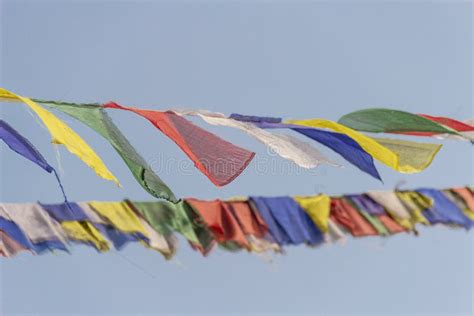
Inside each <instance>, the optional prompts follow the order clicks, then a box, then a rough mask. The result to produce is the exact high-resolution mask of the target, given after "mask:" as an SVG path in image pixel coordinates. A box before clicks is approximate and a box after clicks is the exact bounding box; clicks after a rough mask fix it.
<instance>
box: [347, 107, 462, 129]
mask: <svg viewBox="0 0 474 316" xmlns="http://www.w3.org/2000/svg"><path fill="white" fill-rule="evenodd" d="M338 123H339V124H342V125H344V126H347V127H350V128H352V129H354V130H357V131H364V132H372V133H390V132H431V133H437V134H443V133H448V134H452V133H454V131H453V130H452V129H450V128H447V127H446V126H443V125H445V124H443V125H441V124H438V123H437V122H435V121H433V120H430V119H428V118H425V117H423V116H419V115H416V114H412V113H409V112H404V111H399V110H392V109H377V108H374V109H366V110H360V111H355V112H352V113H349V114H346V115H344V116H342V117H341V118H340V119H339V121H338Z"/></svg>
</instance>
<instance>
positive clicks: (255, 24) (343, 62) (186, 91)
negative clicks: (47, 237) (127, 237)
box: [0, 0, 474, 315]
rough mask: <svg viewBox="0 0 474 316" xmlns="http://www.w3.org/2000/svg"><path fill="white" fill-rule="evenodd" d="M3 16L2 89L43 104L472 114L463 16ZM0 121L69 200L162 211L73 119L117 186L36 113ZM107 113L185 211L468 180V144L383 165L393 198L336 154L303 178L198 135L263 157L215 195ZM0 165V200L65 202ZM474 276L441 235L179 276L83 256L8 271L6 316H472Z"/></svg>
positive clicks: (220, 12) (42, 6)
mask: <svg viewBox="0 0 474 316" xmlns="http://www.w3.org/2000/svg"><path fill="white" fill-rule="evenodd" d="M0 10H1V12H0V17H1V18H0V21H1V36H0V38H1V54H0V57H1V66H0V69H1V71H0V75H1V78H0V81H1V86H2V87H5V88H8V89H11V90H12V91H15V92H18V93H20V94H23V95H27V96H31V97H37V98H44V99H63V100H71V101H78V102H96V101H100V102H102V101H103V102H105V101H110V100H114V101H117V102H121V103H123V104H127V105H133V106H141V107H148V108H154V109H167V108H172V107H176V106H181V107H190V108H205V109H209V110H214V111H220V112H224V113H226V114H230V113H232V112H240V113H244V114H255V115H274V116H283V117H285V118H310V117H320V118H327V119H333V120H337V119H338V118H339V117H340V116H341V115H343V114H345V113H348V112H350V111H353V110H358V109H361V108H367V107H392V108H396V109H401V110H408V111H411V112H415V113H430V114H435V115H436V114H438V115H444V116H451V117H455V118H459V119H467V118H471V117H474V113H473V104H472V84H473V82H472V71H473V68H472V67H473V65H472V53H473V52H472V36H473V34H472V3H470V2H467V1H466V2H444V1H431V2H429V1H423V2H421V1H420V2H410V3H408V2H402V1H397V2H388V1H382V2H370V1H360V2H358V1H345V2H342V1H335V2H326V1H324V2H316V1H315V2H311V1H295V2H290V1H253V2H250V1H232V2H228V3H224V2H220V1H196V2H191V1H175V2H172V1H169V2H167V1H120V2H113V1H71V2H69V3H67V4H65V3H62V2H60V1H12V0H10V1H9V0H3V1H1V2H0ZM0 113H1V117H2V119H5V120H6V121H8V122H9V123H10V124H11V125H12V126H14V127H15V128H16V129H18V130H19V131H21V132H22V133H23V134H24V135H25V136H27V137H28V138H29V139H30V140H31V141H32V142H33V143H34V144H35V145H36V146H37V147H38V148H39V149H40V150H41V152H42V153H43V154H44V155H45V156H46V157H47V159H48V160H49V161H50V162H53V163H55V164H56V165H58V163H57V161H59V162H60V167H61V168H62V169H63V176H62V177H63V180H64V184H65V187H66V190H67V193H68V195H69V197H70V199H71V200H77V201H82V200H94V199H97V200H118V199H122V198H125V197H127V198H131V199H136V200H150V199H151V197H150V196H148V195H147V193H146V192H144V191H143V190H142V189H141V187H140V186H139V185H138V184H137V183H136V182H135V181H134V179H133V177H132V175H131V174H130V173H129V172H128V170H127V168H126V167H125V165H124V164H123V162H122V161H121V160H120V158H119V157H118V156H117V155H116V154H115V152H114V151H113V150H112V148H111V147H110V146H109V144H107V143H106V142H105V141H104V140H102V139H101V138H100V137H98V136H97V135H95V134H94V132H92V131H91V130H89V129H87V128H86V127H84V126H81V125H80V124H78V123H77V122H75V121H72V120H70V119H68V118H65V120H66V121H67V122H68V123H70V125H71V126H72V127H73V128H74V129H76V131H78V132H79V133H80V134H81V135H82V136H83V137H84V139H86V140H87V141H88V142H89V143H90V144H91V145H92V146H93V148H94V149H96V151H97V152H98V153H99V154H100V155H101V157H102V158H103V159H104V161H105V162H106V163H107V165H108V166H110V169H111V170H112V171H113V172H114V174H115V175H116V176H117V177H118V178H119V180H120V181H121V183H122V185H123V188H122V189H118V188H116V187H114V185H113V184H112V183H108V182H106V181H103V180H101V179H99V178H97V177H96V176H95V175H94V174H93V172H92V171H91V170H89V169H88V168H87V167H86V166H85V165H84V164H82V163H81V162H80V161H79V160H78V159H77V158H75V157H74V156H72V155H70V154H69V153H67V152H66V151H65V150H64V149H62V148H61V149H59V151H58V152H59V159H57V158H56V156H57V153H56V151H55V150H54V149H53V147H52V146H51V145H50V144H49V140H50V137H49V135H48V133H47V131H46V130H44V129H43V128H41V127H39V126H38V125H37V124H36V122H35V118H34V117H33V116H32V115H30V114H29V113H28V111H27V110H26V107H24V106H22V105H18V104H2V107H0ZM110 113H111V116H112V117H113V119H114V120H115V121H116V123H117V124H118V125H119V126H120V127H121V128H122V129H123V131H124V133H125V134H126V135H127V137H129V139H130V140H131V141H132V143H133V144H134V145H135V146H136V147H137V148H138V149H139V151H140V152H141V153H142V154H143V156H144V157H145V158H146V159H147V161H149V162H150V164H151V165H152V166H153V168H155V169H156V170H157V171H158V172H159V173H160V176H162V178H163V180H165V181H166V182H167V183H168V184H169V185H170V186H171V187H172V188H173V190H174V192H175V193H176V194H177V195H179V196H181V197H183V196H195V197H200V198H214V197H221V198H226V197H230V196H234V195H250V194H256V195H296V194H312V193H318V192H326V193H330V194H340V193H349V192H361V191H364V190H369V189H393V188H394V187H395V186H396V185H397V184H399V183H401V182H402V181H406V183H407V184H405V185H404V186H402V187H405V188H414V187H421V186H431V187H438V188H441V187H449V186H455V185H466V184H473V182H474V181H473V178H474V177H473V176H474V175H473V167H472V161H473V152H472V146H471V145H469V144H467V143H464V142H463V143H461V142H454V141H445V142H444V144H445V145H444V147H443V149H442V150H441V152H440V153H439V155H438V157H437V159H436V161H435V162H434V163H433V164H432V165H431V166H430V167H429V168H428V169H427V170H426V171H425V172H423V173H421V174H416V175H404V174H398V173H396V172H395V171H393V170H391V169H389V168H386V167H385V166H382V165H380V164H378V165H377V167H378V168H379V171H380V173H381V175H382V177H383V179H384V184H382V183H380V182H377V181H376V180H374V179H371V178H369V177H368V176H367V175H365V174H363V173H361V172H360V171H359V170H357V169H356V168H354V167H352V166H350V165H348V164H347V163H344V162H343V161H342V160H340V159H339V157H337V156H335V155H333V154H332V153H330V152H328V151H327V150H325V149H324V148H321V150H322V151H323V152H325V153H327V154H328V155H331V157H332V158H334V159H338V161H339V162H343V163H344V165H345V168H342V169H337V168H332V167H321V168H319V169H316V170H311V171H308V170H302V169H300V168H296V167H294V166H290V165H288V164H287V163H286V162H285V161H283V160H282V159H279V158H277V157H275V156H274V155H272V154H271V153H268V152H267V150H266V149H265V148H264V147H263V146H262V145H261V144H259V143H257V142H256V141H254V140H253V139H251V138H249V137H247V136H246V135H244V134H242V133H241V132H239V131H236V130H232V129H227V128H217V127H208V126H206V125H204V124H202V123H201V122H199V121H198V120H197V121H196V122H198V123H199V124H201V125H202V126H205V127H206V128H208V129H209V130H212V131H216V132H218V133H219V135H220V136H222V137H224V138H225V139H228V140H231V141H233V142H235V143H237V144H239V145H241V146H244V147H246V148H248V149H251V150H253V151H255V152H256V153H257V158H256V159H255V160H254V162H253V163H252V164H251V165H250V167H249V168H248V169H247V170H246V171H245V172H244V173H243V174H242V176H240V177H239V178H237V179H236V180H235V181H234V182H233V183H231V184H230V185H228V186H226V187H224V188H220V189H219V188H216V187H214V186H213V185H212V183H210V181H208V180H207V178H205V177H204V176H203V175H202V174H200V173H199V172H198V171H197V170H195V169H193V168H192V166H190V164H189V163H188V162H187V159H186V157H185V155H184V154H183V153H182V152H181V151H179V149H178V148H177V147H176V145H175V144H174V143H172V142H171V141H170V140H168V139H167V138H165V137H164V136H163V135H162V134H160V133H159V132H158V131H156V130H155V129H154V128H153V127H152V126H151V125H150V124H148V122H146V121H144V120H142V119H141V118H139V117H137V116H132V115H131V114H130V113H119V112H110ZM433 142H438V141H436V140H434V141H433ZM0 157H1V163H0V175H1V176H0V181H1V182H0V198H1V200H2V201H8V202H27V201H37V200H39V201H42V202H58V201H60V199H61V195H60V191H59V190H58V188H57V186H56V184H55V181H54V178H53V177H52V176H50V175H48V174H46V173H44V172H43V171H42V170H40V168H37V167H35V166H34V165H33V164H31V163H29V162H27V161H25V160H22V159H19V158H18V156H16V155H15V154H13V153H11V152H10V151H8V150H6V148H5V147H4V146H0ZM262 166H270V167H269V168H266V169H262ZM472 266H473V235H472V233H466V232H465V231H460V230H450V229H447V228H442V227H436V228H430V229H422V231H421V236H420V237H419V238H415V237H413V236H408V235H400V236H396V237H393V238H385V239H382V238H371V239H366V240H353V239H350V240H349V241H348V243H347V244H346V245H345V246H327V247H323V248H320V249H310V248H306V247H291V248H288V249H287V255H286V256H280V257H275V258H273V260H272V261H270V260H269V259H268V258H261V257H257V256H255V255H250V254H247V253H243V252H242V253H238V254H232V253H226V252H223V251H217V252H215V253H213V254H212V255H211V256H210V257H209V258H202V257H200V255H199V254H197V253H195V252H193V251H192V250H191V249H189V247H188V246H187V244H185V243H184V242H181V245H180V248H179V251H178V255H177V258H176V259H175V260H173V261H172V262H165V260H164V259H163V258H161V257H160V255H159V254H158V253H154V252H152V251H150V250H145V249H144V248H142V247H141V246H138V245H132V246H130V247H128V248H126V250H125V251H123V252H121V253H120V254H117V253H115V252H111V253H108V254H104V255H98V254H96V253H95V252H94V251H93V250H91V249H89V248H85V247H75V248H73V253H72V255H67V254H62V253H58V254H50V255H45V256H37V257H33V256H29V255H22V256H20V257H18V258H15V259H12V260H2V261H0V285H1V288H0V290H1V295H0V314H2V315H157V314H162V315H185V314H186V315H200V314H202V315H210V314H218V315H471V314H472V312H473V306H472V302H473V301H474V296H473V283H474V282H473V281H474V280H473V272H472Z"/></svg>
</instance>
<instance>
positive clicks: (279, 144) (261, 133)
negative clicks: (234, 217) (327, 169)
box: [173, 110, 339, 168]
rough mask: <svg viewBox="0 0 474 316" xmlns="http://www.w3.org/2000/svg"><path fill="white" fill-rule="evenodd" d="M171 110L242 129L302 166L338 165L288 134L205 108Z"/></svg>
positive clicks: (219, 124)
mask: <svg viewBox="0 0 474 316" xmlns="http://www.w3.org/2000/svg"><path fill="white" fill-rule="evenodd" d="M173 112H175V113H177V114H179V115H193V116H199V117H200V118H202V119H203V120H204V121H205V122H206V123H208V124H211V125H217V126H227V127H232V128H237V129H239V130H242V131H244V132H245V133H247V134H248V135H250V136H252V137H254V138H255V139H256V140H258V141H259V142H261V143H263V144H264V145H265V146H267V147H269V148H270V149H272V150H273V151H274V152H275V153H277V154H278V155H279V156H280V157H282V158H285V159H288V160H291V161H293V162H294V163H296V164H297V165H298V166H300V167H303V168H315V167H317V166H319V165H320V164H330V165H333V166H339V165H338V164H337V163H335V162H333V161H331V160H330V159H328V158H326V157H325V156H323V154H321V153H320V152H319V151H318V150H317V149H316V148H314V147H313V146H311V145H309V144H308V143H306V142H302V141H300V140H299V139H297V138H294V137H291V136H289V135H283V134H273V133H270V132H268V131H265V130H263V129H261V128H259V127H257V126H255V124H252V123H248V122H242V121H237V120H234V119H229V118H227V117H226V116H225V115H224V114H222V113H217V112H209V111H205V110H197V111H193V110H189V111H187V110H173Z"/></svg>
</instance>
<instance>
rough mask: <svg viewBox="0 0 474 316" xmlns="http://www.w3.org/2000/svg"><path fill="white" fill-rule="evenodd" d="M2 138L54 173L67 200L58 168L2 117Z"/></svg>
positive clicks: (0, 124)
mask: <svg viewBox="0 0 474 316" xmlns="http://www.w3.org/2000/svg"><path fill="white" fill-rule="evenodd" d="M0 139H2V140H3V141H4V142H5V143H6V144H7V145H8V147H10V149H11V150H13V151H14V152H16V153H17V154H19V155H21V156H23V157H25V158H26V159H28V160H30V161H31V162H33V163H35V164H37V165H38V166H39V167H41V168H42V169H44V170H45V171H46V172H48V173H54V176H55V177H56V180H57V181H58V184H59V188H60V189H61V192H62V194H63V197H64V200H65V201H67V197H66V193H65V192H64V188H63V185H62V183H61V180H60V179H59V176H58V173H57V172H56V170H55V169H54V168H53V167H52V166H51V165H50V164H49V163H48V162H47V161H46V159H44V157H43V156H42V155H41V154H40V152H39V151H38V150H37V149H36V148H35V146H33V144H31V143H30V141H29V140H28V139H26V138H25V137H24V136H22V135H21V134H20V133H18V132H17V131H16V130H15V129H14V128H13V127H11V126H10V125H8V123H7V122H5V121H3V120H1V119H0Z"/></svg>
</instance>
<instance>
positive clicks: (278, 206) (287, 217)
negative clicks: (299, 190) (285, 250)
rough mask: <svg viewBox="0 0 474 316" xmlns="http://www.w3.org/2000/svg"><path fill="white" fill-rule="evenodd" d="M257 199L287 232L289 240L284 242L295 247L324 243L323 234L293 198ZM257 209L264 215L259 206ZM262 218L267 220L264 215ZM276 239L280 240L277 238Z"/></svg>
mask: <svg viewBox="0 0 474 316" xmlns="http://www.w3.org/2000/svg"><path fill="white" fill-rule="evenodd" d="M252 199H253V200H254V201H255V199H256V198H253V197H252ZM257 199H259V200H260V202H263V203H264V204H265V206H266V208H267V209H268V210H269V211H270V213H271V216H272V217H273V218H274V220H275V221H276V222H277V223H278V224H279V226H280V227H281V228H282V229H283V230H284V231H285V233H286V236H288V238H289V240H288V241H286V240H285V241H284V242H287V243H289V244H293V245H298V244H301V243H307V244H309V245H319V244H321V243H322V242H324V236H323V233H322V232H321V231H320V230H319V229H318V227H317V226H316V225H315V224H314V223H313V221H312V220H311V218H310V216H309V215H308V214H307V213H306V212H305V211H304V210H303V209H302V208H301V207H300V205H299V204H298V203H297V202H296V201H295V200H293V199H292V198H290V197H259V198H257ZM257 209H258V211H259V212H260V214H262V213H261V210H260V208H259V206H258V205H257ZM262 217H263V218H264V219H265V217H266V216H264V215H262ZM267 224H268V222H267ZM269 228H270V225H269ZM270 231H271V230H270ZM274 237H275V236H274ZM275 239H276V240H278V239H277V238H275Z"/></svg>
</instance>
